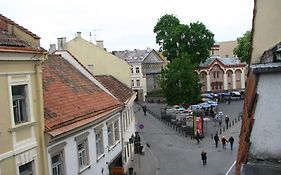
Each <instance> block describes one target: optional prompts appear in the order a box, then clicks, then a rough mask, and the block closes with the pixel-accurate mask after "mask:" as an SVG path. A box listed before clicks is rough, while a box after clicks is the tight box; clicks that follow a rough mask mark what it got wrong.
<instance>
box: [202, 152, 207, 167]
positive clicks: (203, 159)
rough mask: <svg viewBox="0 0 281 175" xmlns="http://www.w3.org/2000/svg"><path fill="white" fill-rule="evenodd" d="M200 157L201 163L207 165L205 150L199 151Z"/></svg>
mask: <svg viewBox="0 0 281 175" xmlns="http://www.w3.org/2000/svg"><path fill="white" fill-rule="evenodd" d="M201 158H202V161H203V165H207V152H206V151H204V150H203V151H202V152H201Z"/></svg>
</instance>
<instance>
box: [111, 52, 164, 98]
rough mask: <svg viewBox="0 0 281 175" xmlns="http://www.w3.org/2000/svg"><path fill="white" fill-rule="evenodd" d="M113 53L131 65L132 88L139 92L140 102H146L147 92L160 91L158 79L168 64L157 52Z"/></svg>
mask: <svg viewBox="0 0 281 175" xmlns="http://www.w3.org/2000/svg"><path fill="white" fill-rule="evenodd" d="M112 53H113V54H114V55H116V56H117V57H119V58H121V59H122V60H125V61H127V62H128V63H129V64H130V65H131V87H132V89H133V90H134V91H136V92H137V94H138V100H139V101H145V96H146V95H147V92H152V91H155V90H159V89H160V86H159V83H158V82H157V77H158V76H159V75H160V73H161V69H162V68H163V66H164V65H165V63H166V62H165V61H164V60H163V59H162V57H160V56H159V55H158V53H157V52H156V51H155V50H153V49H147V50H138V49H135V50H125V51H113V52H112Z"/></svg>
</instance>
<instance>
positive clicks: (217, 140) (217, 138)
mask: <svg viewBox="0 0 281 175" xmlns="http://www.w3.org/2000/svg"><path fill="white" fill-rule="evenodd" d="M214 140H215V144H216V148H217V147H218V142H219V140H220V138H219V136H218V133H216V135H215V136H214Z"/></svg>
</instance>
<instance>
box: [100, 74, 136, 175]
mask: <svg viewBox="0 0 281 175" xmlns="http://www.w3.org/2000/svg"><path fill="white" fill-rule="evenodd" d="M95 78H96V79H97V80H98V81H99V82H100V83H101V84H102V85H103V86H104V87H106V88H107V89H108V90H109V91H110V92H111V93H112V94H113V95H114V96H115V97H116V98H118V99H119V101H121V102H122V103H124V105H125V107H124V109H123V111H122V116H121V137H122V138H121V141H122V163H123V166H122V168H123V171H124V172H128V169H129V167H130V166H131V163H132V161H133V158H134V144H133V142H132V140H133V138H134V135H135V132H136V126H135V125H136V121H135V114H134V108H133V104H134V101H135V98H136V93H135V92H134V91H133V90H132V89H130V88H129V87H128V86H126V85H125V84H123V83H121V82H120V81H118V80H117V79H115V78H114V77H112V76H107V75H101V76H95Z"/></svg>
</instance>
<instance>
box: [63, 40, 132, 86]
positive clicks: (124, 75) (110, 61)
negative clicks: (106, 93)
mask: <svg viewBox="0 0 281 175" xmlns="http://www.w3.org/2000/svg"><path fill="white" fill-rule="evenodd" d="M65 47H66V50H68V51H69V52H70V53H71V54H72V55H73V56H74V57H75V58H77V59H78V60H79V61H80V62H81V63H82V64H83V65H84V66H85V67H86V68H88V65H91V64H93V65H94V67H93V74H94V75H112V76H114V77H115V78H117V79H118V80H119V81H121V82H123V83H124V84H126V85H127V86H129V87H130V86H131V78H130V76H131V67H130V65H129V64H128V63H127V62H125V61H123V60H121V59H119V58H117V57H116V56H114V55H112V54H110V53H108V52H106V51H105V50H103V49H102V48H99V47H97V46H96V45H94V44H92V43H90V42H88V41H86V40H84V39H82V38H80V37H76V38H74V39H73V40H71V41H69V42H67V43H66V45H65Z"/></svg>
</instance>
